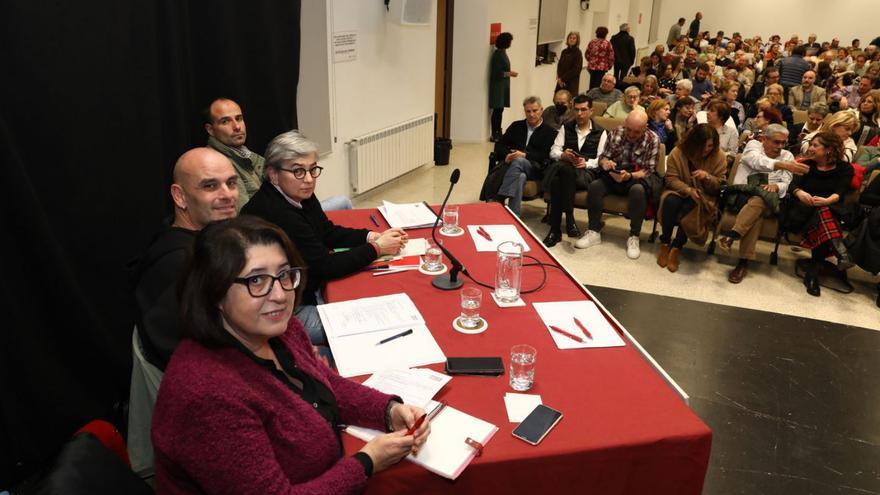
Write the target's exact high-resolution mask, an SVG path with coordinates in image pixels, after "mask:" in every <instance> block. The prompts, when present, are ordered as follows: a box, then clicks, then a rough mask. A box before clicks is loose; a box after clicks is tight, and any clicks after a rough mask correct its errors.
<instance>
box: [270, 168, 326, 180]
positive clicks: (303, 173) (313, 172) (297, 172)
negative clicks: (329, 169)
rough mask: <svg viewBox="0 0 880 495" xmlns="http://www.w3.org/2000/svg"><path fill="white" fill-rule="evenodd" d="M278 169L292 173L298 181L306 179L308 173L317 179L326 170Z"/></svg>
mask: <svg viewBox="0 0 880 495" xmlns="http://www.w3.org/2000/svg"><path fill="white" fill-rule="evenodd" d="M278 168H280V169H281V170H284V171H285V172H290V173H291V174H293V176H294V177H296V178H297V179H302V178H304V177H305V176H306V173H308V174H309V175H311V176H312V178H313V179H317V178H318V176H319V175H321V171H322V170H324V167H312V168H305V167H296V168H284V167H278Z"/></svg>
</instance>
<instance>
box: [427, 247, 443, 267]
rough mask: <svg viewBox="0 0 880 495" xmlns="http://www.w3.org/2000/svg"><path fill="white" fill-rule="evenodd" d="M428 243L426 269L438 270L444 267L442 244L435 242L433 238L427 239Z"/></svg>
mask: <svg viewBox="0 0 880 495" xmlns="http://www.w3.org/2000/svg"><path fill="white" fill-rule="evenodd" d="M425 241H426V242H427V244H428V247H427V249H425V257H424V269H425V270H428V271H430V272H436V271H440V270H442V269H443V251H441V250H440V246H438V245H437V244H435V243H434V240H433V239H425Z"/></svg>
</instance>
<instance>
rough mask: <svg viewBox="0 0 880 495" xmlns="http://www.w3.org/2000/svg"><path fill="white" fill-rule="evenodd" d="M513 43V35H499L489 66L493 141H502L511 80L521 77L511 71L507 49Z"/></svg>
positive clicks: (505, 33)
mask: <svg viewBox="0 0 880 495" xmlns="http://www.w3.org/2000/svg"><path fill="white" fill-rule="evenodd" d="M512 41H513V35H512V34H510V33H507V32H504V33H501V34H499V35H498V36H497V37H496V38H495V51H493V52H492V60H491V62H490V64H489V66H490V69H489V108H491V109H492V137H491V139H490V140H491V141H492V142H493V143H494V142H497V141H498V140H499V139H501V115H502V114H503V113H504V109H505V108H507V107H509V106H510V78H511V77H516V76H518V75H519V73H517V72H516V71H514V70H510V58H509V57H508V56H507V49H508V48H510V44H511V42H512Z"/></svg>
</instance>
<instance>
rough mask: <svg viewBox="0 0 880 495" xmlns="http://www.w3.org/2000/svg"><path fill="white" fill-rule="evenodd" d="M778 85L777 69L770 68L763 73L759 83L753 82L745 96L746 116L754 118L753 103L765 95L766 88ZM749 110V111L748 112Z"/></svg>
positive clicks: (754, 109) (754, 108) (755, 111)
mask: <svg viewBox="0 0 880 495" xmlns="http://www.w3.org/2000/svg"><path fill="white" fill-rule="evenodd" d="M777 83H779V69H776V68H770V69H767V70H766V71H764V77H763V79H762V80H761V81H757V82H755V84H753V85H752V87H751V88H750V89H749V92H748V94H746V105H745V107H746V115H747V116H749V117H754V115H755V114H756V113H757V112H758V109H757V108H756V107H755V103H756V102H757V101H758V99H759V98H763V97H764V96H766V95H767V88H768V87H769V86H771V85H773V84H777ZM750 110H751V111H750Z"/></svg>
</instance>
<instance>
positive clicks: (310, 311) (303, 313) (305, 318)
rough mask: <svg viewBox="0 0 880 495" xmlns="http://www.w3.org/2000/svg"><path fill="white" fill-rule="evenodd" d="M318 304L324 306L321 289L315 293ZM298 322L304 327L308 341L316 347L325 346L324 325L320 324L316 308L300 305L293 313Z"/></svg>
mask: <svg viewBox="0 0 880 495" xmlns="http://www.w3.org/2000/svg"><path fill="white" fill-rule="evenodd" d="M315 296H316V297H317V302H318V304H324V298H323V297H321V289H318V290H317V291H315ZM294 314H296V317H297V318H298V319H299V322H300V323H302V325H303V326H304V327H305V329H306V332H308V334H309V340H311V341H312V344H314V345H317V346H327V334H326V333H325V332H324V324H323V323H321V317H320V316H319V315H318V306H312V305H305V304H303V305H300V306H297V308H296V310H295V311H294Z"/></svg>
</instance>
